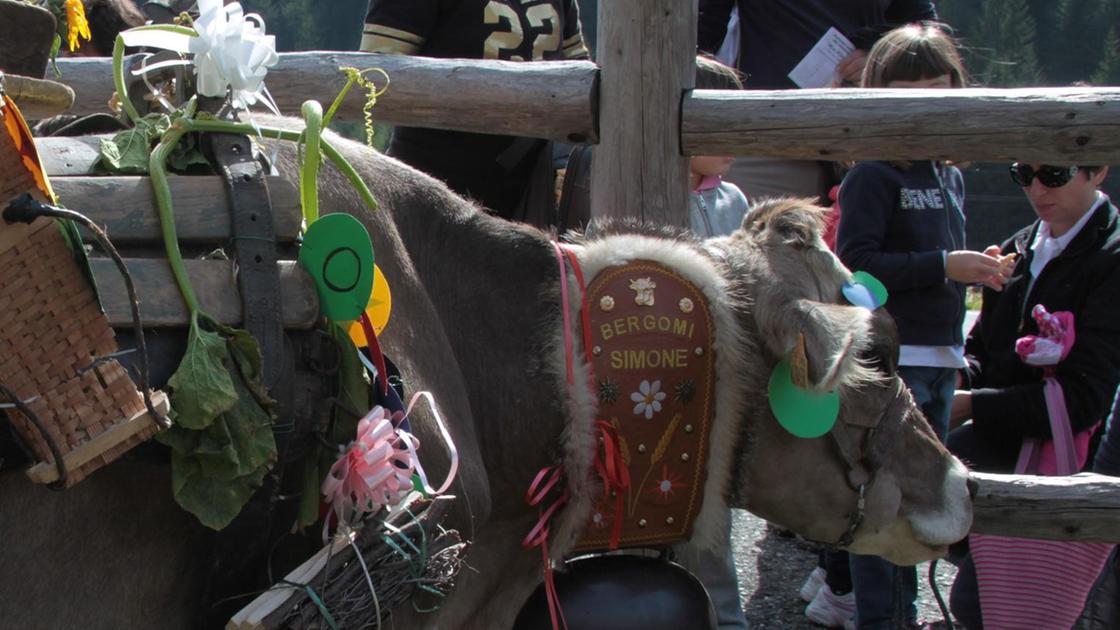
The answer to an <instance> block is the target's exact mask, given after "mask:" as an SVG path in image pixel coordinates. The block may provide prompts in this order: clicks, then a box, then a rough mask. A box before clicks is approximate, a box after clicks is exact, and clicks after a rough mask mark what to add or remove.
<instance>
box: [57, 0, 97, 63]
mask: <svg viewBox="0 0 1120 630" xmlns="http://www.w3.org/2000/svg"><path fill="white" fill-rule="evenodd" d="M63 7H64V8H65V9H66V43H67V45H68V46H69V47H70V52H74V51H75V50H78V47H79V46H80V45H81V44H80V43H79V42H78V37H79V36H81V37H82V38H83V39H85V40H86V41H87V42H88V41H89V40H90V38H91V37H92V35H91V34H90V32H89V22H88V21H87V20H86V8H85V5H83V4H82V0H65V2H63Z"/></svg>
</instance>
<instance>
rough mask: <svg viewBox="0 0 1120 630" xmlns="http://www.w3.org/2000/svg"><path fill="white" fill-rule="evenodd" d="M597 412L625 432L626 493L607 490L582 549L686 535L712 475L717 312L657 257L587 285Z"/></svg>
mask: <svg viewBox="0 0 1120 630" xmlns="http://www.w3.org/2000/svg"><path fill="white" fill-rule="evenodd" d="M587 300H588V306H589V309H590V321H591V347H590V352H589V354H590V356H589V357H588V359H589V361H590V362H591V364H592V368H593V370H594V374H595V384H596V387H597V390H598V391H597V392H596V393H597V395H598V398H599V413H598V416H597V417H598V418H599V419H602V420H606V421H607V422H609V423H610V424H611V425H612V426H613V427H614V428H615V430H616V431H617V432H618V435H619V440H618V441H619V450H620V451H621V459H622V463H623V465H624V466H626V467H627V469H628V470H629V473H630V489H629V490H628V491H626V492H627V494H628V496H626V497H624V500H623V501H622V502H621V505H622V508H621V511H622V513H621V514H615V512H616V507H615V506H616V505H617V504H618V503H616V501H617V498H616V497H602V498H600V500H599V501H598V503H597V504H596V506H595V509H594V510H593V511H592V514H591V519H590V522H589V523H588V525H587V527H586V528H585V530H584V533H583V536H582V538H581V539H580V541H579V542H578V543H577V545H576V551H581V552H582V551H594V550H603V549H607V548H608V547H609V543H610V536H611V529H612V526H613V523H614V519H615V518H621V519H622V520H623V523H622V534H621V537H620V539H619V546H620V547H649V546H661V545H667V544H671V543H675V542H679V541H681V540H684V539H687V538H688V537H689V535H690V533H691V530H692V523H693V520H694V519H695V518H696V515H697V514H698V513H699V511H700V505H701V502H702V499H703V489H704V481H705V479H706V478H707V460H708V445H709V444H708V439H709V431H710V428H711V423H712V419H713V417H714V414H715V399H714V393H715V356H714V352H713V349H712V319H711V313H710V312H709V309H708V303H707V301H706V299H705V298H704V295H703V293H701V292H700V290H699V289H698V288H697V287H695V286H694V285H692V284H691V283H689V282H688V281H687V280H685V279H684V278H682V277H681V276H679V275H677V274H676V273H674V272H673V271H672V270H670V269H669V268H667V267H665V266H663V265H661V264H659V263H655V262H651V261H634V262H631V263H629V264H627V265H624V266H619V267H608V268H607V269H604V270H603V271H602V272H601V273H599V275H597V276H596V277H595V279H594V280H593V281H592V282H591V284H590V286H589V287H588V289H587Z"/></svg>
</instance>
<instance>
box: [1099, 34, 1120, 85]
mask: <svg viewBox="0 0 1120 630" xmlns="http://www.w3.org/2000/svg"><path fill="white" fill-rule="evenodd" d="M1093 84H1094V85H1120V32H1118V31H1117V29H1116V27H1115V26H1113V27H1112V28H1110V29H1108V37H1106V38H1105V39H1104V56H1102V57H1101V62H1100V63H1099V64H1097V71H1096V72H1094V73H1093Z"/></svg>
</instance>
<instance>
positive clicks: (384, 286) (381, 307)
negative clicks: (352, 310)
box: [349, 265, 393, 348]
mask: <svg viewBox="0 0 1120 630" xmlns="http://www.w3.org/2000/svg"><path fill="white" fill-rule="evenodd" d="M392 311H393V292H392V291H390V290H389V283H388V282H386V280H385V275H384V274H382V273H381V267H378V266H377V265H374V266H373V293H372V294H371V295H370V296H369V305H367V306H366V316H367V317H369V321H370V323H371V324H373V332H375V333H377V334H378V335H380V334H381V331H383V330H385V326H386V325H387V324H388V323H389V314H390V313H391V312H392ZM349 332H350V339H351V340H353V341H354V345H356V346H358V347H359V348H364V347H366V345H367V342H366V333H365V331H363V330H362V323H361V322H358V321H355V322H353V323H352V324H350V331H349Z"/></svg>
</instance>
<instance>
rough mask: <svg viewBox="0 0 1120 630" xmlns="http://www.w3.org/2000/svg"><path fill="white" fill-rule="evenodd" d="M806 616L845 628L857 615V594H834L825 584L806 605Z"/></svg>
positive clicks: (823, 623) (831, 626) (833, 626)
mask: <svg viewBox="0 0 1120 630" xmlns="http://www.w3.org/2000/svg"><path fill="white" fill-rule="evenodd" d="M805 616H806V617H808V618H809V621H812V622H813V623H819V624H821V625H822V626H826V627H829V628H843V627H845V625H846V624H848V623H849V622H850V621H851V620H852V619H854V618H855V616H856V594H855V593H846V594H844V595H834V594H833V593H832V589H831V588H829V587H828V584H825V585H823V586H821V589H820V590H819V591H817V596H816V597H814V598H813V601H811V602H809V605H808V606H806V607H805Z"/></svg>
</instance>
